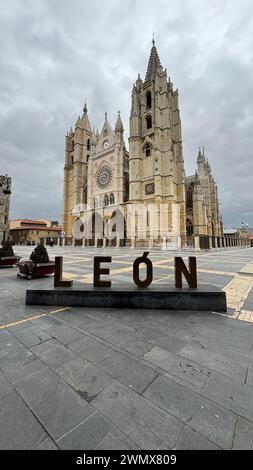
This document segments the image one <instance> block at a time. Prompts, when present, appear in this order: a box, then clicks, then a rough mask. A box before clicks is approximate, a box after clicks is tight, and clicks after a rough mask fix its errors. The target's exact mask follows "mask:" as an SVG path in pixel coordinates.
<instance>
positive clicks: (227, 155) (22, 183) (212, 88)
mask: <svg viewBox="0 0 253 470" xmlns="http://www.w3.org/2000/svg"><path fill="white" fill-rule="evenodd" d="M252 10H253V6H252V2H251V0H242V1H241V2H240V4H239V3H238V2H237V1H235V0H224V1H223V2H220V1H218V0H216V1H213V0H212V1H211V0H204V1H201V0H184V2H175V1H171V0H157V1H156V2H153V1H151V0H147V1H144V0H138V2H137V1H135V0H124V1H122V2H118V1H116V0H108V1H107V2H104V1H103V0H100V1H99V0H94V1H92V2H91V1H84V0H75V1H73V2H69V1H67V0H36V2H35V1H32V0H26V1H23V2H20V0H9V1H8V2H6V3H5V5H4V6H3V7H2V9H1V11H0V44H1V54H0V137H1V138H0V155H1V157H0V173H6V172H8V174H10V175H11V176H12V178H13V195H12V202H11V215H12V217H23V216H28V217H49V218H51V219H56V218H58V219H60V217H61V207H62V188H63V164H64V140H65V135H66V131H67V129H69V128H70V126H71V125H72V126H74V124H75V122H76V119H77V117H78V114H81V112H82V107H83V103H84V100H85V98H86V100H87V104H88V110H89V117H90V121H91V124H92V125H95V127H101V126H102V124H103V119H104V112H105V111H107V112H108V115H109V118H110V122H111V124H112V125H114V123H115V120H116V117H117V111H118V110H119V109H120V110H121V112H122V118H123V122H124V127H125V131H126V132H125V134H126V135H125V140H126V141H127V136H128V123H129V112H130V97H131V89H132V84H133V82H134V80H135V79H136V78H137V74H138V73H139V72H140V73H141V75H142V77H143V76H144V75H145V71H146V66H147V61H148V57H149V53H150V48H151V38H152V33H153V31H154V32H155V37H156V44H157V47H158V52H159V56H160V59H161V62H162V64H163V66H164V67H166V68H167V71H168V74H169V75H170V77H171V80H172V82H173V83H174V87H175V88H177V87H178V88H179V98H180V110H181V118H182V130H183V146H184V158H185V166H186V172H187V174H191V173H193V172H194V170H195V164H196V155H197V150H198V146H202V145H204V146H205V149H206V155H207V156H208V158H209V161H210V163H211V166H212V169H213V173H214V176H215V179H216V180H217V182H218V185H219V192H220V199H221V210H222V215H223V218H224V221H225V226H227V227H229V226H236V225H238V224H240V223H241V222H242V221H244V222H245V223H246V222H247V223H249V225H251V226H253V209H252V199H251V188H252V183H253V179H252V175H253V158H252V148H253V133H252V125H253V113H252V98H253V90H252V83H253V67H252V65H253V59H252V46H251V37H252V30H253V15H252V12H253V11H252Z"/></svg>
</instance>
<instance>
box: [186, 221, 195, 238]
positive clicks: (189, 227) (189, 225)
mask: <svg viewBox="0 0 253 470" xmlns="http://www.w3.org/2000/svg"><path fill="white" fill-rule="evenodd" d="M186 233H187V237H192V235H193V225H192V221H191V220H190V219H187V220H186Z"/></svg>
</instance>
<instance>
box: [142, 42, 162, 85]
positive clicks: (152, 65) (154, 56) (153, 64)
mask: <svg viewBox="0 0 253 470" xmlns="http://www.w3.org/2000/svg"><path fill="white" fill-rule="evenodd" d="M152 43H153V46H152V48H151V52H150V57H149V62H148V68H147V73H146V77H145V82H148V81H149V80H152V78H153V77H154V76H155V74H156V72H157V70H158V68H159V67H162V64H161V62H160V59H159V56H158V52H157V49H156V46H155V39H154V37H153V39H152Z"/></svg>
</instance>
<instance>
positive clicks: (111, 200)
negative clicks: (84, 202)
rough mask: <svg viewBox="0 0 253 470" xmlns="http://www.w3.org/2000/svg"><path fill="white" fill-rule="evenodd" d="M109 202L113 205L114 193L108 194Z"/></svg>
mask: <svg viewBox="0 0 253 470" xmlns="http://www.w3.org/2000/svg"><path fill="white" fill-rule="evenodd" d="M109 204H110V205H113V204H114V194H113V193H111V194H110V197H109Z"/></svg>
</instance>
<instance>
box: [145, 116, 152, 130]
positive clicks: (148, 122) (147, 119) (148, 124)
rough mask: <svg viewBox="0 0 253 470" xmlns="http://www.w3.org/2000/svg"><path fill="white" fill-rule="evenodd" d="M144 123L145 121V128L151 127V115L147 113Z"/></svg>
mask: <svg viewBox="0 0 253 470" xmlns="http://www.w3.org/2000/svg"><path fill="white" fill-rule="evenodd" d="M146 123H147V129H151V128H152V117H151V116H150V115H148V116H147V117H146Z"/></svg>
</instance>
